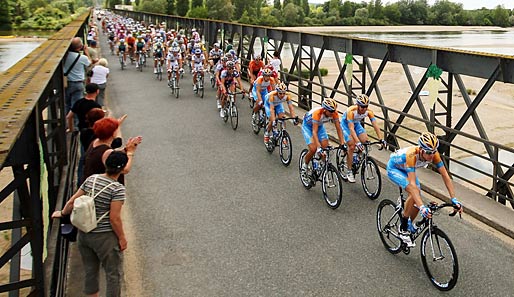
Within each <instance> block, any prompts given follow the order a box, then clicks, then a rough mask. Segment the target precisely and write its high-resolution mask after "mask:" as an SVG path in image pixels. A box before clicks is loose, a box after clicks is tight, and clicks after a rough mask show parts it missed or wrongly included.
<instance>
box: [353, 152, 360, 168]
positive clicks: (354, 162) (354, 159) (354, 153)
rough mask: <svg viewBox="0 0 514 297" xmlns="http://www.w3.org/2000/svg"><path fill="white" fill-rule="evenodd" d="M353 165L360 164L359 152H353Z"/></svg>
mask: <svg viewBox="0 0 514 297" xmlns="http://www.w3.org/2000/svg"><path fill="white" fill-rule="evenodd" d="M353 164H355V165H357V164H359V154H358V153H357V152H353Z"/></svg>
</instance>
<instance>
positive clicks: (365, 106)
mask: <svg viewBox="0 0 514 297" xmlns="http://www.w3.org/2000/svg"><path fill="white" fill-rule="evenodd" d="M359 107H361V108H368V106H367V105H359Z"/></svg>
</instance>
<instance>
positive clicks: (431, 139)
mask: <svg viewBox="0 0 514 297" xmlns="http://www.w3.org/2000/svg"><path fill="white" fill-rule="evenodd" d="M418 145H419V147H420V148H421V149H422V150H424V151H426V152H430V153H434V152H436V151H437V148H438V147H439V139H437V136H435V135H434V134H432V133H430V132H423V133H421V135H420V136H419V139H418Z"/></svg>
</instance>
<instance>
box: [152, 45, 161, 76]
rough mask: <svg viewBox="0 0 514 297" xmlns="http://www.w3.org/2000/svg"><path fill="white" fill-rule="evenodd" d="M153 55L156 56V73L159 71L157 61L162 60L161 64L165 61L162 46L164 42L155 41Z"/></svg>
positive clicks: (154, 71) (154, 66)
mask: <svg viewBox="0 0 514 297" xmlns="http://www.w3.org/2000/svg"><path fill="white" fill-rule="evenodd" d="M153 57H154V62H153V73H154V74H156V73H157V61H159V60H160V61H161V65H162V64H163V63H164V49H163V48H162V43H160V42H156V43H155V48H154V50H153Z"/></svg>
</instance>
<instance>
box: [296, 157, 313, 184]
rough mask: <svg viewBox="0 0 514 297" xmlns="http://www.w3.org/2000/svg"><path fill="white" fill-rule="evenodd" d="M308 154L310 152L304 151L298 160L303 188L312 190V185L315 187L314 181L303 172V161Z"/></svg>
mask: <svg viewBox="0 0 514 297" xmlns="http://www.w3.org/2000/svg"><path fill="white" fill-rule="evenodd" d="M307 152H308V150H307V149H304V150H303V151H302V152H301V153H300V158H298V170H299V172H300V182H301V183H302V185H303V187H304V188H306V189H310V188H312V185H313V183H312V179H311V177H310V175H309V174H308V173H307V172H305V173H303V172H302V165H303V159H304V157H305V155H306V154H307Z"/></svg>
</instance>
